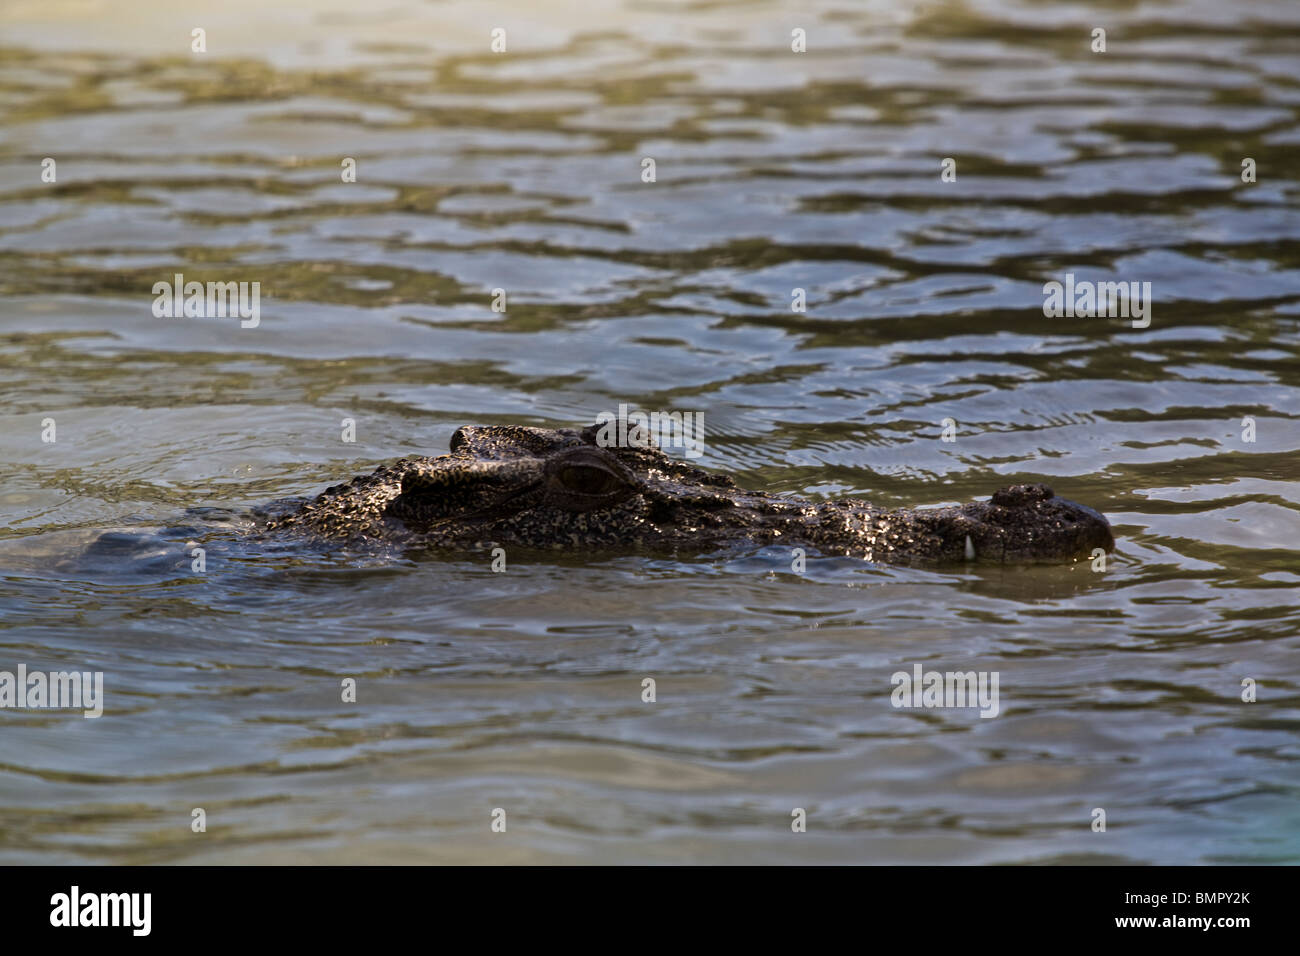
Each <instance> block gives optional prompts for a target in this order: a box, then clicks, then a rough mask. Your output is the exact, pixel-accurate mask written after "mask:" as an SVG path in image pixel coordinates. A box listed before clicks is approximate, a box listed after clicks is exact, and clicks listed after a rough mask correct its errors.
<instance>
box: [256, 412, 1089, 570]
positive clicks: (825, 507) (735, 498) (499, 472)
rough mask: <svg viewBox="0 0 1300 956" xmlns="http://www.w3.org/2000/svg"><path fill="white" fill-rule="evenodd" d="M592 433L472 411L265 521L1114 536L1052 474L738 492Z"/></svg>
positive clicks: (855, 544)
mask: <svg viewBox="0 0 1300 956" xmlns="http://www.w3.org/2000/svg"><path fill="white" fill-rule="evenodd" d="M598 431H599V426H596V425H592V426H590V427H588V428H585V429H582V430H577V429H570V428H562V429H557V430H554V431H552V430H550V429H544V428H527V427H522V426H513V425H505V426H473V425H467V426H465V427H464V428H461V429H458V430H457V431H456V433H455V434H454V435H453V436H452V439H451V454H449V455H443V456H441V457H439V458H403V459H401V460H399V461H396V462H393V463H392V464H389V465H384V466H382V467H380V468H378V469H376V470H375V471H374V473H373V474H370V475H363V476H359V477H357V478H353V479H352V481H350V482H349V483H347V484H342V485H335V486H333V487H331V488H327V489H326V490H325V491H324V492H323V493H322V494H321V495H319V496H318V497H316V498H314V499H312V500H310V501H307V502H305V503H300V504H298V505H297V506H296V507H295V508H294V509H293V510H291V511H289V512H287V513H285V514H283V515H281V516H280V517H278V518H276V519H275V520H272V521H270V522H269V523H268V524H267V526H266V530H267V531H268V532H270V531H277V532H278V531H289V530H294V529H296V530H299V531H302V532H306V533H309V534H312V535H315V536H317V537H320V538H324V539H328V540H332V541H337V542H340V543H346V544H350V545H361V544H365V543H387V544H393V545H397V546H400V547H403V548H409V549H432V550H441V551H466V550H476V549H479V548H482V547H486V546H503V547H517V548H528V549H560V550H566V551H575V552H591V551H628V550H639V549H640V550H651V551H670V552H697V553H699V552H706V551H712V550H717V549H719V548H724V547H736V546H762V545H769V544H780V545H788V546H790V547H805V548H814V549H816V550H818V551H820V552H822V553H823V554H846V555H854V556H857V557H861V558H864V559H865V560H867V561H883V562H891V563H905V564H927V565H928V564H942V563H948V562H962V561H971V560H981V561H993V562H1008V563H1034V562H1067V561H1073V560H1078V559H1080V558H1086V557H1088V556H1089V555H1090V554H1091V553H1092V551H1093V550H1094V549H1095V548H1102V549H1104V550H1107V551H1109V550H1110V549H1111V548H1113V547H1114V539H1113V538H1112V536H1111V531H1110V525H1109V524H1108V523H1107V521H1106V519H1105V518H1104V517H1103V516H1102V515H1100V514H1099V513H1097V512H1096V511H1094V510H1092V509H1091V508H1087V507H1085V506H1083V505H1080V504H1076V503H1075V502H1073V501H1068V500H1066V499H1065V498H1058V497H1056V496H1055V495H1054V494H1053V493H1052V490H1051V489H1050V488H1048V487H1047V486H1046V485H1038V484H1034V485H1013V486H1011V487H1009V488H1003V489H1001V490H999V491H997V492H995V493H994V495H993V497H992V499H991V500H990V501H985V502H972V503H970V504H966V505H962V506H960V507H949V508H936V509H919V510H911V509H900V510H897V511H886V510H884V509H881V508H877V507H875V506H873V505H871V504H869V503H868V502H866V501H861V500H857V499H843V500H837V501H826V502H811V501H804V500H801V499H798V498H787V497H777V496H775V495H769V494H764V493H762V492H756V491H744V490H742V489H739V488H737V487H736V485H735V483H734V482H733V481H732V480H731V479H730V478H728V477H726V476H723V475H711V474H708V473H707V472H704V471H701V470H699V469H698V468H693V467H691V466H690V465H687V464H685V463H683V462H680V461H676V460H674V459H672V458H669V457H668V456H667V455H665V454H664V453H663V452H662V451H660V450H659V449H657V448H654V447H618V448H614V447H599V446H598V445H597V444H596V436H597V433H598ZM636 437H637V436H636V433H635V429H634V430H633V436H632V439H631V440H633V441H635V440H636Z"/></svg>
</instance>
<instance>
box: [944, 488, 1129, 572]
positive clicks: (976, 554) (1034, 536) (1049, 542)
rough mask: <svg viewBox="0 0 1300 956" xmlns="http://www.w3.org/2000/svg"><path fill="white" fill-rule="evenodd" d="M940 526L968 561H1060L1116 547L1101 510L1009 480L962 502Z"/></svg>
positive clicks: (950, 545) (952, 547) (950, 547)
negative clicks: (985, 494)
mask: <svg viewBox="0 0 1300 956" xmlns="http://www.w3.org/2000/svg"><path fill="white" fill-rule="evenodd" d="M944 532H945V535H944V536H945V539H946V540H947V542H948V550H950V551H952V552H953V553H954V556H957V555H960V556H961V557H963V558H964V559H965V560H967V561H974V560H988V561H1005V562H1017V563H1022V562H1037V561H1051V562H1060V561H1070V560H1078V559H1080V558H1087V557H1090V556H1091V555H1092V554H1093V552H1094V551H1096V550H1097V549H1098V548H1100V549H1101V550H1103V551H1110V550H1112V549H1113V548H1114V547H1115V538H1114V536H1113V535H1112V533H1111V530H1110V522H1108V521H1107V520H1106V518H1105V516H1103V515H1102V514H1101V513H1100V512H1098V511H1094V510H1093V509H1092V508H1089V507H1087V506H1086V505H1081V504H1079V503H1078V502H1077V501H1071V500H1070V499H1069V498H1061V497H1058V496H1057V495H1056V493H1055V492H1053V491H1052V489H1051V488H1050V487H1048V486H1047V485H1044V484H1025V485H1011V486H1009V487H1006V488H1000V489H998V490H997V491H996V492H994V493H993V496H992V498H990V499H989V500H988V501H977V502H972V503H971V504H968V505H963V506H962V507H961V508H958V509H956V511H955V513H953V514H952V515H951V518H950V521H949V522H947V527H946V528H945V529H944Z"/></svg>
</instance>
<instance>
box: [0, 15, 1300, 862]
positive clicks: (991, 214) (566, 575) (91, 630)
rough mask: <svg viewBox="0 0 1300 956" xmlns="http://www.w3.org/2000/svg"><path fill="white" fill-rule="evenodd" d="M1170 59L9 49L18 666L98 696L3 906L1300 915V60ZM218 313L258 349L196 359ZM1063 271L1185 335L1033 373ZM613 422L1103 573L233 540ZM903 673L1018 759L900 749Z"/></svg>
mask: <svg viewBox="0 0 1300 956" xmlns="http://www.w3.org/2000/svg"><path fill="white" fill-rule="evenodd" d="M187 6H192V7H194V9H186V7H187ZM1129 6H1130V5H1128V4H1102V3H1096V4H1093V5H1091V9H1089V7H1088V5H1085V4H1077V3H1071V4H1059V5H1058V4H1054V3H1033V4H1017V3H1011V2H1004V0H996V2H994V0H986V2H978V3H976V2H970V3H920V4H912V3H903V2H897V3H886V2H875V3H859V2H849V0H825V2H821V0H818V2H802V3H799V4H782V3H759V2H745V3H726V2H717V3H704V2H700V3H667V2H665V3H654V4H649V3H637V2H630V0H629V2H626V3H622V4H620V3H608V2H606V3H582V4H578V3H560V2H535V3H530V4H525V3H518V4H510V5H500V4H491V3H481V2H474V3H470V2H450V3H417V2H408V3H405V4H399V5H397V6H394V7H391V8H384V9H383V10H378V11H376V10H369V9H368V8H366V6H365V5H356V4H351V3H343V2H336V0H328V2H324V0H323V2H321V3H317V4H305V3H304V4H292V3H288V4H286V3H278V4H275V5H274V6H273V8H272V7H270V6H268V5H265V4H256V3H251V2H236V3H226V4H223V5H222V6H221V9H220V10H219V11H215V12H214V11H213V10H211V9H210V8H209V5H193V4H191V5H187V4H185V3H163V2H161V0H158V2H144V0H132V2H126V3H122V2H117V3H112V4H109V3H102V4H101V3H73V2H70V0H68V2H64V0H42V2H40V3H35V2H12V3H9V4H6V5H5V7H4V8H3V9H0V37H2V38H3V43H2V46H3V50H2V52H0V109H2V110H3V114H2V115H3V116H4V120H3V125H2V126H0V292H2V293H3V295H4V299H3V311H2V313H0V380H2V381H3V386H2V387H0V420H2V421H3V426H2V427H0V462H3V464H0V475H2V476H3V483H2V485H0V669H10V670H12V669H13V668H14V667H16V665H17V664H19V663H24V664H26V665H27V667H28V668H29V669H45V670H62V669H68V668H76V669H78V670H90V671H95V670H100V671H103V672H104V674H105V692H106V695H107V700H106V706H105V714H104V716H103V717H102V718H100V719H97V720H87V719H83V718H82V717H81V716H80V715H79V714H77V713H74V712H70V711H49V710H46V711H31V710H0V741H2V750H0V860H3V861H5V862H11V863H12V862H18V863H31V862H47V861H48V862H71V861H79V862H85V861H90V862H196V863H212V862H250V861H255V862H288V861H292V862H377V861H392V862H433V861H438V862H444V861H485V862H510V861H579V862H592V861H599V862H637V861H648V862H658V861H673V862H679V861H698V862H767V863H777V862H803V863H807V862H871V863H899V862H945V863H948V862H957V863H988V862H1046V861H1084V862H1112V861H1131V862H1158V863H1215V862H1260V863H1268V862H1297V861H1300V809H1298V805H1297V796H1298V795H1300V773H1297V768H1298V767H1300V746H1298V745H1297V732H1298V731H1300V692H1298V690H1297V686H1298V683H1300V656H1298V654H1297V652H1298V651H1300V610H1297V604H1298V603H1300V602H1298V601H1297V597H1298V595H1300V572H1298V571H1297V558H1298V556H1300V550H1298V549H1300V482H1298V481H1297V479H1296V470H1297V466H1298V465H1300V214H1298V213H1297V211H1296V202H1297V198H1298V197H1300V186H1298V181H1297V180H1298V178H1300V162H1298V160H1300V123H1298V122H1297V117H1298V114H1300V5H1297V4H1294V3H1290V2H1276V3H1268V2H1236V3H1232V4H1224V3H1222V2H1219V0H1182V2H1166V3H1152V4H1145V5H1142V6H1141V8H1140V10H1138V11H1137V12H1135V11H1133V10H1130V9H1129ZM200 7H201V9H200ZM196 26H198V27H203V28H204V29H205V30H206V31H207V35H206V40H207V53H204V54H196V53H192V52H191V51H190V31H191V29H192V28H194V27H196ZM498 26H500V27H504V28H505V29H506V31H507V33H506V35H507V52H506V53H504V54H494V53H492V52H491V50H490V49H489V43H490V42H491V37H490V31H491V30H492V29H493V28H494V27H498ZM1095 27H1103V28H1105V29H1106V30H1107V51H1106V53H1104V54H1097V53H1093V52H1091V51H1090V49H1089V43H1090V39H1089V37H1090V34H1091V31H1092V30H1093V28H1095ZM795 28H802V29H804V30H806V31H807V37H808V40H807V44H808V52H806V53H802V54H798V53H793V52H791V50H790V44H791V31H792V30H793V29H795ZM46 157H49V158H52V159H54V160H55V161H56V163H57V166H56V169H57V179H56V181H55V182H52V183H51V182H42V180H41V169H42V160H43V159H44V158H46ZM344 157H351V158H352V159H354V160H355V161H356V170H357V181H356V182H355V183H344V182H342V181H341V175H340V170H341V162H342V160H343V158H344ZM646 157H649V158H653V159H654V160H655V162H656V173H657V181H656V182H654V183H653V184H650V183H645V182H643V181H642V159H643V158H646ZM946 157H951V158H953V159H955V160H956V170H957V179H956V181H955V182H943V181H941V178H940V168H941V167H940V164H941V161H942V160H943V159H944V158H946ZM1246 157H1249V158H1252V159H1253V160H1254V161H1255V163H1256V167H1257V180H1258V181H1257V182H1254V183H1243V182H1242V179H1241V163H1242V160H1243V158H1246ZM178 272H179V273H183V274H184V276H185V277H186V279H190V280H198V281H208V280H216V281H249V282H252V281H258V282H260V283H261V290H262V299H261V322H260V324H259V325H258V326H257V327H256V328H241V327H240V322H239V320H238V319H237V318H175V319H173V318H156V317H155V316H154V315H153V313H152V310H151V305H152V302H153V295H152V292H151V288H152V286H153V284H154V283H155V282H158V281H170V280H171V277H172V276H173V274H175V273H178ZM1066 273H1073V274H1075V275H1076V276H1078V277H1080V278H1083V277H1088V278H1090V279H1093V280H1124V281H1140V282H1150V283H1152V297H1153V306H1152V312H1151V323H1150V326H1149V327H1148V328H1145V329H1142V328H1134V327H1133V326H1132V324H1131V323H1129V322H1126V321H1124V320H1120V319H1105V318H1061V319H1052V318H1046V317H1045V316H1044V314H1043V308H1042V306H1043V293H1042V285H1043V283H1044V282H1047V281H1050V280H1053V279H1056V280H1063V278H1064V276H1065V274H1066ZM494 288H504V289H505V290H507V301H508V310H507V311H506V312H505V313H504V314H503V313H499V312H494V311H493V310H492V290H493V289H494ZM794 288H803V289H805V290H806V295H807V312H806V313H803V314H799V313H794V312H792V311H791V290H792V289H794ZM619 403H628V404H631V405H637V406H640V407H642V408H646V409H665V410H668V409H678V410H693V411H698V412H703V413H704V416H705V425H706V442H707V444H706V454H705V457H704V458H703V459H702V460H701V464H703V465H704V466H706V467H709V468H713V469H718V470H723V471H727V472H730V473H733V474H734V475H735V476H736V478H737V479H738V480H739V481H740V482H741V483H742V484H744V485H746V486H750V487H755V488H761V489H765V490H773V491H790V492H801V493H808V494H812V495H832V494H843V493H854V494H860V495H863V496H866V497H871V498H873V499H874V500H877V501H879V502H881V503H885V504H889V505H891V506H903V505H908V506H910V505H921V504H931V503H938V502H954V501H962V500H968V499H970V498H973V497H977V496H981V495H987V494H989V493H991V492H992V491H993V490H994V489H995V488H997V487H999V486H1001V485H1004V484H1008V483H1011V482H1012V481H1015V480H1031V479H1032V480H1046V481H1048V482H1050V483H1051V484H1052V485H1053V486H1054V487H1055V488H1056V489H1057V491H1058V492H1060V493H1061V494H1064V495H1067V496H1069V497H1072V498H1075V499H1077V500H1080V501H1083V502H1086V503H1088V504H1091V505H1093V506H1095V507H1097V508H1099V509H1101V510H1102V511H1104V512H1106V513H1107V514H1108V515H1110V516H1111V518H1112V521H1113V523H1114V524H1115V526H1116V531H1117V537H1118V539H1119V545H1118V551H1117V553H1116V554H1115V555H1114V557H1113V558H1112V560H1111V563H1110V565H1109V567H1108V568H1107V570H1105V572H1104V573H1095V572H1093V571H1092V570H1090V568H1089V567H1088V565H1086V564H1081V565H1078V566H1074V567H1035V568H1029V569H1023V568H1022V569H1014V570H1010V569H1009V570H1002V569H998V568H988V567H983V566H980V567H976V568H973V569H967V568H956V569H948V570H944V571H939V572H935V571H923V570H915V569H898V568H883V567H869V566H864V565H861V564H859V563H856V562H854V561H851V560H846V559H816V558H813V559H811V560H810V562H809V564H808V568H807V573H806V574H804V575H802V576H800V575H797V574H794V573H792V572H791V571H790V568H789V563H788V558H787V557H786V556H785V555H783V554H779V553H775V552H773V551H765V552H760V553H757V554H731V555H725V556H713V557H706V558H701V559H682V560H671V559H668V558H647V557H640V556H632V555H629V556H625V557H619V558H615V559H600V560H594V559H590V560H588V559H584V558H583V556H581V555H574V556H569V557H566V558H564V559H561V560H555V561H545V562H541V561H537V560H519V561H514V562H512V563H511V564H510V565H509V568H508V570H507V571H506V572H505V573H499V574H498V573H493V572H492V571H491V569H490V567H489V565H488V563H487V562H486V561H482V562H471V561H460V560H439V559H436V558H434V559H427V558H426V559H416V558H408V559H396V560H392V561H388V562H376V561H366V562H350V561H349V560H348V559H347V557H346V556H339V555H334V556H326V555H322V554H319V553H312V552H310V551H307V550H294V549H290V550H279V551H268V550H266V549H265V548H262V547H260V546H256V545H253V544H250V543H249V542H247V541H246V540H244V539H242V538H241V537H240V536H239V534H238V533H237V529H238V528H239V527H240V526H241V523H242V521H243V518H242V515H243V514H244V513H245V512H244V509H246V508H248V507H249V506H252V505H255V504H258V503H261V502H264V501H267V500H269V499H272V498H277V497H282V496H287V495H297V494H308V493H315V492H316V491H319V490H320V489H321V488H323V487H324V486H325V485H327V484H331V483H333V482H335V481H337V480H339V479H341V478H345V477H348V476H350V475H352V474H354V473H357V472H360V471H363V470H370V469H371V468H373V467H374V465H375V464H377V463H379V462H382V461H385V460H387V459H391V458H394V457H398V456H402V455H408V454H439V453H442V452H445V451H446V449H447V442H448V439H449V437H450V435H451V432H452V431H453V430H454V429H455V428H456V427H457V426H459V425H462V424H466V423H521V424H538V425H547V426H551V427H557V426H572V425H580V424H587V423H590V422H591V421H592V420H594V418H595V417H596V415H597V414H598V413H599V412H601V411H604V410H607V409H614V408H616V407H617V406H618V404H619ZM345 418H351V419H353V420H354V421H355V423H356V441H355V442H354V443H345V442H343V441H341V430H342V429H341V422H342V421H343V419H345ZM946 418H951V419H952V420H953V421H954V422H955V423H956V425H957V429H958V433H957V440H956V441H955V442H944V441H942V440H941V432H942V429H943V425H942V424H941V423H942V421H943V420H944V419H946ZM46 419H53V420H54V422H55V427H56V441H54V442H53V443H49V442H45V441H43V440H42V435H43V432H44V431H45V429H46V426H45V425H44V424H43V422H44V421H45V420H46ZM1245 419H1250V420H1252V421H1253V427H1254V433H1253V438H1254V441H1246V440H1244V438H1243V435H1244V433H1246V432H1247V430H1248V425H1247V424H1243V420H1245ZM1248 437H1249V436H1248ZM190 509H207V510H205V511H201V512H194V511H192V510H190ZM105 532H110V535H109V537H108V538H106V539H103V540H101V541H100V543H99V544H98V545H96V546H95V547H93V548H91V550H90V551H89V552H87V551H86V549H87V546H88V545H89V544H90V543H91V542H93V541H95V540H96V539H97V538H99V537H100V535H102V534H104V533H105ZM190 542H203V543H205V544H206V546H207V547H208V549H209V552H208V562H207V570H206V571H205V572H203V573H195V572H193V571H192V570H191V568H190V558H189V553H188V550H187V549H188V547H189V546H190ZM917 663H920V664H922V665H923V666H924V667H925V668H927V669H938V670H954V669H955V670H981V671H995V672H997V673H998V674H999V675H1000V686H1001V698H1002V713H1001V715H1000V716H998V717H997V718H995V719H987V720H986V719H981V718H979V717H978V716H977V714H976V713H975V712H973V711H970V710H951V709H950V710H898V709H895V708H893V707H892V706H891V703H890V691H891V689H892V687H891V684H890V675H891V674H892V673H894V672H895V671H897V670H900V669H902V670H910V669H911V668H912V667H913V665H915V664H917ZM345 677H352V678H355V679H356V680H357V681H358V700H357V702H356V703H355V704H351V703H344V702H342V701H341V700H340V690H339V688H340V681H341V680H342V679H343V678H345ZM646 677H652V678H654V679H655V681H656V682H657V701H656V702H655V703H644V702H643V701H642V699H641V687H642V683H641V682H642V680H643V679H644V678H646ZM1245 678H1251V679H1253V680H1254V681H1256V682H1257V688H1258V689H1257V695H1258V700H1257V701H1256V702H1254V703H1245V702H1243V701H1242V700H1241V695H1242V681H1243V679H1245ZM196 807H202V808H204V810H205V811H206V814H207V824H208V827H207V832H206V833H194V832H192V830H191V811H192V810H193V809H194V808H196ZM498 807H499V808H502V809H504V810H505V811H506V813H507V819H508V826H507V830H506V832H505V833H493V832H491V829H490V824H491V814H492V811H493V810H494V808H498ZM796 807H801V808H804V809H805V810H806V811H807V814H808V830H807V832H806V833H803V834H794V833H792V832H791V811H792V809H793V808H796ZM1095 808H1103V809H1104V810H1105V811H1106V820H1107V829H1106V832H1105V833H1098V832H1093V829H1092V827H1091V824H1092V820H1093V811H1094V809H1095Z"/></svg>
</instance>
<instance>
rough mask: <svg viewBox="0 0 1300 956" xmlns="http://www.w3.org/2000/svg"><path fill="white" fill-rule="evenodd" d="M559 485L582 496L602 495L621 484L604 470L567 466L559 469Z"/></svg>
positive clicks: (615, 477)
mask: <svg viewBox="0 0 1300 956" xmlns="http://www.w3.org/2000/svg"><path fill="white" fill-rule="evenodd" d="M559 478H560V484H562V485H563V486H564V487H565V488H566V489H568V490H569V491H575V492H577V493H578V494H583V495H603V494H607V493H609V492H611V491H613V490H614V489H615V488H617V487H618V486H619V485H620V484H622V482H620V481H619V479H618V477H617V476H616V475H614V474H612V473H611V472H608V471H606V470H605V469H604V468H592V467H588V466H583V465H567V466H565V467H564V468H561V469H560V475H559Z"/></svg>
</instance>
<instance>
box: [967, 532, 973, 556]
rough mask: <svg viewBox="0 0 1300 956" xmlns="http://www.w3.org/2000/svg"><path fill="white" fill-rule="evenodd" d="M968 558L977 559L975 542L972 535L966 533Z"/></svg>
mask: <svg viewBox="0 0 1300 956" xmlns="http://www.w3.org/2000/svg"><path fill="white" fill-rule="evenodd" d="M966 560H967V561H974V560H975V542H973V541H971V539H970V535H966Z"/></svg>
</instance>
